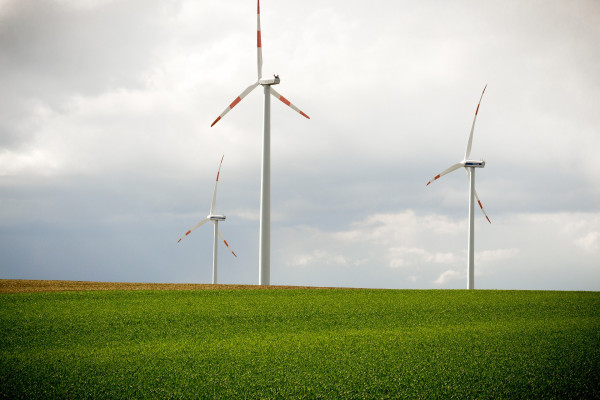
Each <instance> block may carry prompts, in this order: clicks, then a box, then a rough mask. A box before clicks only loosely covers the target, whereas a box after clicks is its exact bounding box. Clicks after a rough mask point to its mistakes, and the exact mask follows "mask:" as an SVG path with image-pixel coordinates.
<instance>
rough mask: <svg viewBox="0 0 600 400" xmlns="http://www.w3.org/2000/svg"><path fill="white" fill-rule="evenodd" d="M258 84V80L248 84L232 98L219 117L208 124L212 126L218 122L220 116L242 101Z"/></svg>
mask: <svg viewBox="0 0 600 400" xmlns="http://www.w3.org/2000/svg"><path fill="white" fill-rule="evenodd" d="M257 86H258V81H257V82H256V83H253V84H252V85H250V86H248V87H247V88H246V89H245V90H244V91H243V92H242V94H240V95H239V96H238V97H236V98H235V100H233V101H232V102H231V104H230V105H229V106H228V107H227V108H226V109H225V111H223V112H222V113H221V115H219V117H218V118H217V119H215V122H213V123H212V124H211V125H210V126H211V127H212V126H213V125H214V124H216V123H217V122H219V120H220V119H221V118H223V117H224V116H225V114H227V113H228V112H229V111H230V110H231V109H232V108H233V107H235V106H237V104H238V103H239V102H240V101H242V99H243V98H244V97H246V96H247V95H248V93H250V92H251V91H253V90H254V88H256V87H257Z"/></svg>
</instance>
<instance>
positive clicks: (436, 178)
mask: <svg viewBox="0 0 600 400" xmlns="http://www.w3.org/2000/svg"><path fill="white" fill-rule="evenodd" d="M464 166H465V164H464V163H462V162H459V163H458V164H454V165H453V166H451V167H450V168H448V169H447V170H445V171H444V172H440V173H439V174H438V175H436V176H434V177H433V179H432V180H430V181H429V182H427V185H425V186H429V184H430V183H431V182H433V181H435V180H438V179H440V178H441V177H442V176H444V175H446V174H449V173H450V172H452V171H455V170H457V169H459V168H460V167H464Z"/></svg>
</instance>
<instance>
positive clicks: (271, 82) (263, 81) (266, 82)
mask: <svg viewBox="0 0 600 400" xmlns="http://www.w3.org/2000/svg"><path fill="white" fill-rule="evenodd" d="M279 82H281V79H279V76H278V75H274V76H273V77H272V78H268V79H259V80H258V83H259V84H261V85H263V86H271V85H278V84H279Z"/></svg>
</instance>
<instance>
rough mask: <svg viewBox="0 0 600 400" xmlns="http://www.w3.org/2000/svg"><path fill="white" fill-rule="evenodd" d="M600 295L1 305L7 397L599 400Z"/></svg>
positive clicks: (67, 297) (132, 295)
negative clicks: (589, 399) (593, 399)
mask: <svg viewBox="0 0 600 400" xmlns="http://www.w3.org/2000/svg"><path fill="white" fill-rule="evenodd" d="M599 310H600V293H598V292H529V291H436V290H424V291H404V290H336V289H334V290H307V289H298V290H295V289H290V290H211V291H103V292H83V291H82V292H59V293H18V294H1V295H0V397H2V398H11V399H17V398H310V399H316V398H323V399H331V398H436V397H437V398H441V397H443V398H469V399H474V398H532V399H533V398H535V399H540V398H600V383H599V382H600V380H599V378H598V377H599V376H600V314H599Z"/></svg>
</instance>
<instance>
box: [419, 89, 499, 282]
mask: <svg viewBox="0 0 600 400" xmlns="http://www.w3.org/2000/svg"><path fill="white" fill-rule="evenodd" d="M486 88H487V85H485V87H484V88H483V92H481V97H479V103H477V108H476V109H475V117H474V118H473V124H472V125H471V132H470V133H469V141H468V142H467V149H466V151H465V158H464V159H463V160H462V161H461V162H459V163H457V164H454V165H452V166H451V167H449V168H448V169H446V170H444V171H443V172H440V173H439V174H438V175H436V176H435V177H434V178H433V179H432V180H430V181H429V182H427V186H428V185H429V184H430V183H431V182H433V181H435V180H437V179H439V178H440V177H442V176H444V175H446V174H449V173H450V172H452V171H455V170H457V169H459V168H460V167H464V168H465V170H466V171H467V175H468V177H469V229H468V242H467V251H468V259H467V289H474V288H475V216H474V211H473V210H474V208H475V199H477V203H478V204H479V207H480V208H481V211H482V212H483V215H485V218H486V219H487V220H488V222H489V223H490V224H491V223H492V221H490V219H489V217H488V216H487V214H486V213H485V210H484V209H483V205H482V204H481V201H480V200H479V196H478V195H477V191H476V190H475V168H483V167H485V161H481V160H470V159H469V156H470V155H471V145H472V144H473V131H474V130H475V121H476V120H477V114H478V112H479V106H480V104H481V99H482V98H483V94H484V93H485V89H486Z"/></svg>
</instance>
